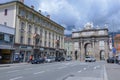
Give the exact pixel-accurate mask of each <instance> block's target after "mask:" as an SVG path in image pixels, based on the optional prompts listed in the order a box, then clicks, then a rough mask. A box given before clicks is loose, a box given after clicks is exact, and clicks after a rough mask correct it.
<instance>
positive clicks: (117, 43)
mask: <svg viewBox="0 0 120 80" xmlns="http://www.w3.org/2000/svg"><path fill="white" fill-rule="evenodd" d="M114 47H115V48H116V56H117V55H118V54H120V34H116V36H115V37H114Z"/></svg>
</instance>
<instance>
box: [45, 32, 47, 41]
mask: <svg viewBox="0 0 120 80" xmlns="http://www.w3.org/2000/svg"><path fill="white" fill-rule="evenodd" d="M46 38H47V31H45V39H46Z"/></svg>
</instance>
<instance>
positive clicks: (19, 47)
mask: <svg viewBox="0 0 120 80" xmlns="http://www.w3.org/2000/svg"><path fill="white" fill-rule="evenodd" d="M19 48H27V46H20V47H19Z"/></svg>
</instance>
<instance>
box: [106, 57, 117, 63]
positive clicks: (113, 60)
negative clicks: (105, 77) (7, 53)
mask: <svg viewBox="0 0 120 80" xmlns="http://www.w3.org/2000/svg"><path fill="white" fill-rule="evenodd" d="M107 63H118V59H117V58H115V57H109V58H108V59H107Z"/></svg>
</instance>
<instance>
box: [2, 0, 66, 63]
mask: <svg viewBox="0 0 120 80" xmlns="http://www.w3.org/2000/svg"><path fill="white" fill-rule="evenodd" d="M0 15H1V19H0V24H6V25H8V26H12V27H13V28H15V48H16V50H15V54H18V55H19V57H20V58H21V61H27V60H28V58H29V56H30V55H34V57H35V58H37V57H42V56H48V55H52V56H56V55H58V54H63V53H64V27H62V26H61V25H59V24H57V23H56V22H54V21H52V20H51V19H50V16H49V15H47V16H44V15H42V14H41V12H40V11H36V10H34V6H31V7H28V6H26V5H25V4H24V3H23V2H20V1H12V2H7V3H3V4H0ZM56 52H57V53H56Z"/></svg>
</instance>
